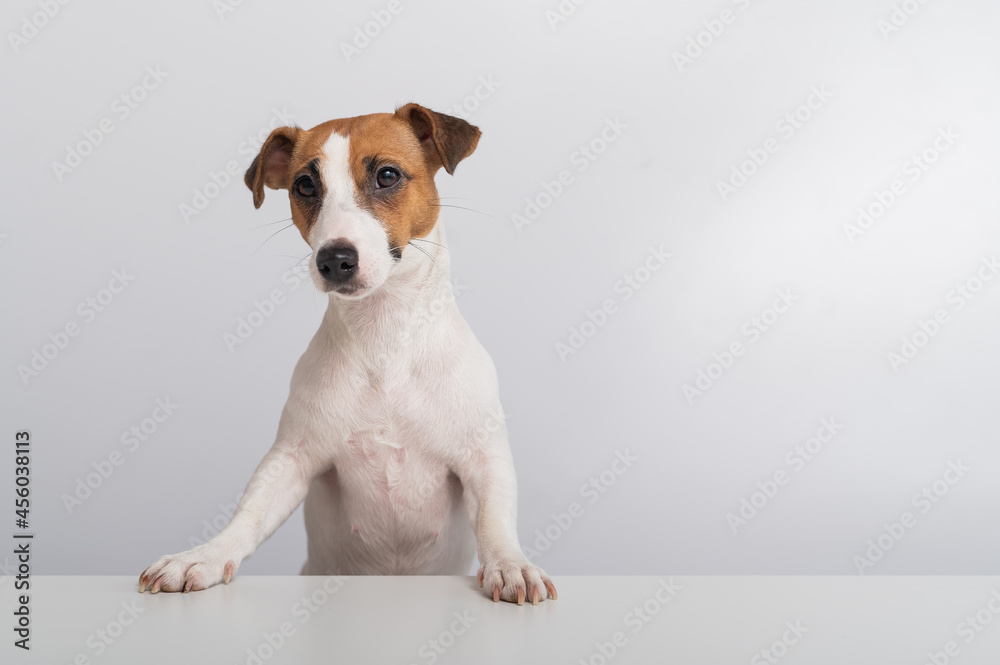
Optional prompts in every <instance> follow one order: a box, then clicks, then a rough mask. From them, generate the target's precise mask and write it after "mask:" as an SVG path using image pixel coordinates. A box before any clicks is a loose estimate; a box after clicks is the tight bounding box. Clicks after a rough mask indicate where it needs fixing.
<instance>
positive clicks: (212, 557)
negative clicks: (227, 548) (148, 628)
mask: <svg viewBox="0 0 1000 665" xmlns="http://www.w3.org/2000/svg"><path fill="white" fill-rule="evenodd" d="M238 566H239V562H238V561H235V560H234V559H233V558H231V557H227V556H226V555H224V554H221V553H220V552H219V551H218V550H217V549H216V548H214V547H211V546H208V545H200V546H198V547H196V548H194V549H193V550H188V551H187V552H181V553H180V554H171V555H168V556H165V557H162V558H161V559H160V560H159V561H157V562H156V563H154V564H153V565H152V566H150V567H149V568H147V569H146V570H144V571H143V573H142V575H140V576H139V593H142V592H143V591H145V590H146V587H147V586H148V587H149V591H150V593H157V592H159V591H181V592H183V593H187V592H188V591H201V590H202V589H207V588H208V587H210V586H214V585H216V584H218V583H219V582H225V583H226V584H229V580H230V579H232V577H233V575H234V574H235V573H236V568H237V567H238Z"/></svg>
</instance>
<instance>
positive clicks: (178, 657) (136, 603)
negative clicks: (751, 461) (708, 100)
mask: <svg viewBox="0 0 1000 665" xmlns="http://www.w3.org/2000/svg"><path fill="white" fill-rule="evenodd" d="M554 579H555V582H556V585H557V586H558V589H559V600H558V601H554V602H553V601H546V602H543V603H540V604H539V605H538V606H537V607H532V606H531V605H530V604H526V605H524V606H523V607H518V606H516V605H510V604H506V603H500V604H494V603H493V602H492V600H490V599H488V598H486V597H485V596H484V595H482V593H481V591H480V590H479V589H478V588H477V587H476V584H475V580H474V579H473V578H467V577H348V578H340V579H337V578H329V579H327V578H322V577H253V576H238V577H236V578H235V579H234V580H233V582H232V583H231V584H229V585H228V586H219V587H215V588H212V589H209V590H207V591H202V592H198V593H192V594H188V595H179V594H166V593H160V594H157V595H155V596H153V595H150V594H149V593H145V594H142V595H139V594H138V593H137V592H136V588H137V587H136V579H135V578H134V577H54V576H43V577H33V578H32V580H31V583H32V594H31V600H30V607H31V630H32V634H31V642H30V643H31V647H32V648H31V651H30V653H26V652H23V651H22V650H20V649H16V648H14V647H13V646H12V643H13V640H14V638H13V637H12V634H11V632H9V630H5V631H4V632H5V634H6V637H5V641H6V642H7V643H6V644H5V645H4V647H3V649H2V653H5V654H6V655H5V656H4V657H3V658H2V659H0V660H2V661H3V662H4V663H22V662H23V663H44V664H45V665H64V664H69V663H75V664H78V665H84V664H86V663H109V664H110V663H128V664H130V665H155V664H159V663H183V664H191V665H202V664H205V665H228V664H233V665H235V664H237V663H238V664H245V663H252V664H254V665H263V664H265V663H266V664H267V665H272V664H274V663H294V664H295V665H305V664H308V663H324V664H325V665H329V664H332V663H350V664H353V663H379V664H384V663H400V664H401V665H406V664H407V663H427V664H429V663H463V664H465V663H467V664H471V665H478V664H480V663H483V664H485V663H505V664H507V663H555V662H562V663H571V664H578V663H580V662H583V663H586V664H587V665H601V664H603V663H614V664H615V665H619V664H622V663H658V664H671V663H677V664H685V665H688V664H692V665H693V664H700V663H706V664H716V663H718V664H722V663H751V664H752V663H778V662H780V663H782V664H783V665H784V664H788V665H792V664H794V663H808V664H809V665H823V664H826V663H830V664H831V665H832V664H834V663H836V664H838V665H841V664H850V665H862V664H867V663H871V664H873V665H876V664H877V665H896V664H897V663H898V664H902V663H908V664H909V663H912V664H913V665H924V664H925V663H934V664H935V665H944V664H945V663H956V662H957V663H959V664H960V665H977V664H979V663H982V664H984V665H986V664H989V665H996V664H997V663H998V662H1000V616H996V615H997V614H1000V577H674V578H669V577H556V578H554ZM10 581H11V580H7V581H6V582H5V583H4V585H3V586H2V587H0V588H2V589H3V594H4V596H5V597H6V601H5V602H6V603H8V607H13V600H14V598H13V593H14V590H13V588H12V585H11V584H10ZM324 587H325V588H324ZM331 591H332V592H331ZM310 596H312V602H311V603H309V604H307V603H306V602H304V601H306V600H308V598H309V597H310ZM644 606H645V608H646V609H645V610H642V609H641V608H643V607H644ZM637 608H639V609H640V611H641V612H642V614H643V616H640V614H639V613H637V611H636V610H637ZM11 611H12V610H11ZM977 615H978V619H977ZM7 616H8V617H10V616H11V615H10V614H7ZM283 630H284V633H285V634H284V635H282V631H283ZM98 631H100V632H98ZM615 642H617V645H615ZM949 642H951V643H952V645H950V646H949ZM272 645H273V646H272ZM763 650H769V653H766V654H765V653H764V652H763ZM602 651H603V653H602ZM948 651H950V652H951V655H948ZM928 654H935V656H934V658H935V659H936V660H932V659H931V656H930V655H928ZM755 655H756V660H755V659H754V657H755Z"/></svg>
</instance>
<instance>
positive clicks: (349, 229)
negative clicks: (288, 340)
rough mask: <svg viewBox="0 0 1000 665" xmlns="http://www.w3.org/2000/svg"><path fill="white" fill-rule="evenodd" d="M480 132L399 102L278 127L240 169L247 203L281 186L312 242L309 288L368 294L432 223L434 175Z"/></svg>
mask: <svg viewBox="0 0 1000 665" xmlns="http://www.w3.org/2000/svg"><path fill="white" fill-rule="evenodd" d="M479 135H480V132H479V129H477V128H476V127H473V126H472V125H470V124H469V123H467V122H465V121H464V120H460V119H459V118H453V117H452V116H448V115H444V114H442V113H435V112H434V111H431V110H430V109H426V108H424V107H422V106H419V105H418V104H407V105H406V106H403V107H400V108H399V109H398V110H397V111H396V112H395V113H376V114H372V115H363V116H358V117H356V118H344V119H341V120H330V121H329V122H324V123H323V124H321V125H317V126H316V127H313V128H312V129H300V128H298V127H278V128H277V129H275V130H274V131H273V132H271V135H270V136H268V138H267V140H266V141H265V142H264V145H263V146H262V147H261V150H260V154H258V155H257V157H255V158H254V160H253V162H252V163H251V164H250V168H249V169H247V172H246V176H245V177H244V182H246V184H247V187H249V188H250V191H252V192H253V202H254V206H255V207H257V208H259V207H260V206H261V204H262V203H263V202H264V186H265V185H266V186H268V187H270V188H271V189H287V190H288V192H289V199H290V200H291V205H292V221H293V222H294V223H295V226H297V227H298V229H299V232H300V233H301V234H302V237H303V238H305V240H306V242H307V243H309V246H310V247H312V249H313V258H314V260H313V261H312V264H311V266H310V273H311V274H312V277H313V281H314V282H315V283H316V286H317V287H318V288H319V289H320V290H321V291H324V292H331V291H333V292H335V293H337V294H338V295H340V296H342V297H345V298H361V297H364V296H365V295H367V294H369V293H371V292H372V291H374V290H375V289H377V288H378V287H379V286H381V285H382V284H383V283H384V282H385V280H386V279H387V278H388V277H389V275H390V274H391V273H392V271H393V269H394V268H395V267H396V265H397V264H398V263H399V262H400V260H401V259H402V256H403V251H404V250H405V249H406V246H407V243H409V242H410V240H411V239H412V238H421V237H423V236H426V235H427V234H428V233H430V232H431V230H432V229H433V228H434V224H435V223H436V222H437V218H438V210H439V202H438V194H437V188H436V187H435V186H434V174H435V173H437V171H438V169H439V168H441V167H442V166H443V167H444V169H445V170H446V171H447V172H448V173H453V172H454V170H455V166H456V165H457V164H458V163H459V162H460V161H462V160H463V159H465V158H466V157H468V156H469V155H471V154H472V151H473V150H475V149H476V144H477V143H478V142H479Z"/></svg>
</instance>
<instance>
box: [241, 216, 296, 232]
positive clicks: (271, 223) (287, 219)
mask: <svg viewBox="0 0 1000 665" xmlns="http://www.w3.org/2000/svg"><path fill="white" fill-rule="evenodd" d="M290 221H292V218H291V217H286V218H285V219H279V220H278V221H276V222H268V223H267V224H261V225H260V226H254V227H251V228H250V229H248V230H250V231H256V230H257V229H262V228H264V227H265V226H273V225H274V224H281V223H282V222H290Z"/></svg>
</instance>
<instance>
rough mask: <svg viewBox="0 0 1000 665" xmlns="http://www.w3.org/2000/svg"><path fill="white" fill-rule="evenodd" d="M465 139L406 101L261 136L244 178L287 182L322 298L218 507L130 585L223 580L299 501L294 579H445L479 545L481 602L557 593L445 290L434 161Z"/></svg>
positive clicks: (493, 400)
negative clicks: (303, 552) (524, 524)
mask: <svg viewBox="0 0 1000 665" xmlns="http://www.w3.org/2000/svg"><path fill="white" fill-rule="evenodd" d="M479 136H480V132H479V129H478V128H476V127H474V126H472V125H470V124H469V123H467V122H465V121H464V120H460V119H458V118H454V117H451V116H448V115H444V114H441V113H435V112H434V111H431V110H429V109H426V108H424V107H422V106H419V105H417V104H407V105H405V106H403V107H401V108H399V109H398V110H397V111H396V112H395V113H376V114H372V115H365V116H359V117H356V118H345V119H340V120H331V121H329V122H325V123H323V124H321V125H318V126H316V127H313V128H312V129H309V130H305V129H301V128H298V127H278V128H277V129H275V130H274V131H273V132H271V135H270V136H269V137H268V138H267V141H266V142H265V143H264V145H263V146H262V147H261V150H260V154H259V155H257V157H256V158H255V159H254V160H253V162H252V163H251V164H250V168H249V169H248V170H247V172H246V177H245V178H244V180H245V182H246V184H247V186H248V187H249V188H250V190H251V191H252V192H253V202H254V206H255V207H257V208H260V206H261V204H262V203H263V201H264V186H265V185H266V186H267V187H269V188H271V189H287V190H288V193H289V199H290V201H291V208H292V221H293V222H294V224H295V226H296V227H298V230H299V232H300V233H301V234H302V237H303V238H305V240H306V242H307V243H309V246H310V247H311V248H312V250H313V254H312V256H313V257H315V260H314V261H311V262H310V267H309V272H310V274H311V276H312V280H313V282H314V283H315V284H316V287H317V288H318V289H319V290H320V291H322V292H323V293H327V294H329V306H328V307H327V310H326V314H325V315H324V317H323V321H322V323H321V324H320V327H319V331H318V332H317V333H316V335H315V337H313V339H312V342H310V344H309V348H307V349H306V352H305V354H304V355H303V356H302V358H301V359H300V360H299V362H298V364H297V365H296V367H295V372H294V373H293V375H292V383H291V390H290V394H289V397H288V402H287V403H286V404H285V408H284V411H283V412H282V414H281V420H280V423H279V425H278V434H277V440H276V441H275V443H274V445H273V446H272V447H271V449H270V451H268V453H267V454H266V455H265V456H264V459H263V461H261V463H260V465H259V466H258V467H257V469H256V471H254V473H253V475H252V476H251V478H250V481H249V482H248V483H247V487H246V490H245V491H244V493H243V497H242V499H241V500H240V502H239V507H238V508H237V510H236V512H235V514H234V515H233V518H232V520H231V521H230V522H229V524H228V525H227V526H226V527H225V528H224V529H222V531H221V532H220V533H219V534H218V535H217V536H215V537H214V538H212V539H211V540H210V541H209V542H207V543H205V544H203V545H200V546H198V547H195V548H194V549H191V550H188V551H186V552H182V553H180V554H174V555H171V556H165V557H163V558H161V559H160V560H159V561H157V562H156V563H154V564H153V565H151V566H150V567H149V568H147V569H146V570H145V571H144V572H143V573H142V575H141V576H140V577H139V592H140V593H142V592H143V591H145V590H146V588H147V587H148V588H149V589H150V591H151V592H152V593H157V592H158V591H183V592H188V591H197V590H200V589H205V588H208V587H210V586H213V585H215V584H218V583H219V582H225V583H228V582H229V580H230V579H231V578H232V576H233V574H234V573H235V572H236V570H237V569H238V568H239V566H240V563H241V562H242V561H243V560H244V559H246V558H247V557H248V556H250V555H251V554H253V552H254V550H256V548H257V547H258V546H259V545H260V544H261V543H262V542H264V540H266V539H267V538H268V537H270V535H271V534H272V533H274V531H275V530H276V529H277V528H278V527H279V526H280V525H281V524H282V523H283V522H284V521H285V520H286V519H287V518H288V516H289V515H291V513H292V512H293V511H294V510H295V508H296V507H298V505H299V504H300V503H301V502H302V501H303V500H305V509H304V510H305V523H306V532H307V534H308V559H307V560H306V563H305V565H304V566H303V567H302V574H304V575H327V574H332V575H460V574H465V572H466V571H467V570H468V569H469V566H470V564H471V562H472V555H473V552H474V551H478V555H479V562H480V564H481V566H480V568H479V574H478V581H479V585H480V587H485V589H486V593H487V594H488V595H492V598H493V600H494V602H498V601H500V600H505V601H510V602H516V603H518V604H523V603H524V601H525V599H529V600H530V601H531V602H532V603H537V602H538V601H539V600H544V599H545V598H546V597H548V596H551V597H552V598H553V599H555V598H556V589H555V586H554V585H553V584H552V581H551V580H550V579H549V577H548V576H547V575H546V574H545V572H544V571H542V570H541V569H540V568H539V567H538V566H535V565H534V564H532V563H531V562H529V561H528V559H527V558H526V557H525V556H524V554H523V553H522V551H521V546H520V544H519V543H518V539H517V531H516V519H517V481H516V479H515V476H514V464H513V461H512V458H511V452H510V446H509V445H508V443H507V429H506V426H505V425H504V422H503V416H502V413H503V412H502V410H501V407H500V398H499V394H498V386H497V377H496V370H495V369H494V367H493V362H492V360H491V359H490V356H489V354H487V352H486V350H485V349H483V347H482V346H481V345H480V344H479V342H478V341H477V340H476V337H475V335H473V333H472V330H470V329H469V326H468V324H467V323H466V322H465V320H464V319H463V318H462V316H461V314H459V311H458V308H457V307H456V306H455V302H454V298H453V297H451V289H450V276H449V264H448V254H447V252H444V251H442V250H443V249H444V230H443V229H442V228H441V225H440V224H438V223H437V220H438V211H439V208H440V204H439V199H438V194H437V188H436V187H435V185H434V175H435V173H437V170H438V169H439V168H441V167H442V166H443V167H444V169H445V171H447V172H448V173H449V174H451V173H453V172H454V170H455V167H456V166H457V165H458V163H459V162H460V161H462V160H463V159H465V158H466V157H468V156H469V155H470V154H472V151H473V150H475V149H476V144H477V143H478V142H479ZM418 242H419V243H421V244H420V245H418V244H416V243H418ZM411 250H413V251H411ZM416 250H420V251H416ZM497 414H501V415H500V416H499V417H498V415H497ZM474 547H475V549H474Z"/></svg>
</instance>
